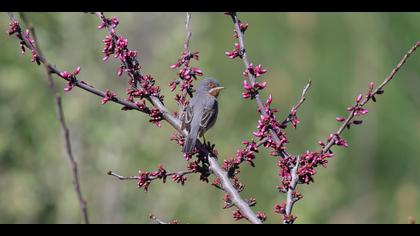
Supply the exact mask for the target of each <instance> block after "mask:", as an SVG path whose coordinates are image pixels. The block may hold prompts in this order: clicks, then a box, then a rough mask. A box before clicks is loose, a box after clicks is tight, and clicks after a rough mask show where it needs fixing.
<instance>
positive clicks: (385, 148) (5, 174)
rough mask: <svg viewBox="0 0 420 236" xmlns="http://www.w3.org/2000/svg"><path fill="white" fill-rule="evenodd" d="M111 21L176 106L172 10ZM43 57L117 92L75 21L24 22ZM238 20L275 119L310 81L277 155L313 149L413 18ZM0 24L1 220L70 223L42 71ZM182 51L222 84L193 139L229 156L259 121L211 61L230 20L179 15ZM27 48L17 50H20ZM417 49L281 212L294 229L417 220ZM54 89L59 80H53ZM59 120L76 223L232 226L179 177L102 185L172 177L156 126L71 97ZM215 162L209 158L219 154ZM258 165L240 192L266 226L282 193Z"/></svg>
mask: <svg viewBox="0 0 420 236" xmlns="http://www.w3.org/2000/svg"><path fill="white" fill-rule="evenodd" d="M106 15H107V16H112V15H115V16H117V17H119V19H120V26H119V27H118V32H120V33H122V34H123V35H125V36H126V37H127V38H128V40H129V47H130V48H131V49H134V50H138V51H139V52H140V54H139V55H140V61H141V64H142V65H143V68H144V69H143V71H144V72H145V73H150V74H152V75H153V76H154V77H155V78H156V80H157V81H158V83H159V85H161V87H162V92H163V94H164V95H166V101H167V104H168V106H169V107H170V108H171V109H172V110H175V109H176V106H175V103H174V102H173V100H172V99H171V98H172V97H173V94H170V92H169V88H168V83H169V81H170V80H172V79H173V78H175V76H176V71H175V70H171V69H170V68H169V66H170V65H171V64H173V63H174V62H175V61H176V60H177V58H178V57H179V55H180V54H181V52H182V50H183V41H184V37H185V31H184V19H185V13H108V14H106ZM28 17H29V19H30V20H31V21H32V22H33V23H34V25H35V27H36V30H37V32H38V38H39V41H40V44H41V47H42V49H43V51H44V54H45V55H46V57H47V58H48V60H49V61H50V62H52V63H54V64H55V65H57V67H58V68H60V69H66V70H71V71H72V70H74V68H76V67H77V66H79V65H80V66H81V67H82V71H81V74H80V76H79V79H81V80H85V81H87V82H89V83H90V84H93V85H95V86H96V87H97V88H100V89H103V90H104V89H107V88H109V89H112V90H113V91H115V92H117V93H118V94H120V95H122V94H124V91H125V87H126V79H124V78H123V79H121V78H118V77H117V75H116V71H117V67H118V63H117V62H116V61H115V60H109V61H108V62H106V63H103V62H102V60H101V58H102V54H101V50H102V43H101V40H102V39H103V37H104V36H105V32H104V31H102V30H101V31H99V30H97V29H96V26H97V25H98V19H97V18H96V17H95V16H93V15H89V14H83V13H30V14H28ZM239 17H240V18H241V19H242V20H243V21H244V22H248V23H249V24H250V27H249V29H248V30H247V32H246V45H247V50H248V53H249V56H250V59H251V61H252V62H254V63H258V64H259V63H261V64H262V65H263V66H264V68H267V69H268V73H267V74H266V75H265V76H264V77H263V79H265V80H267V81H268V84H269V87H268V88H267V89H266V90H265V91H264V95H268V94H269V93H271V94H273V98H274V101H273V104H274V106H275V107H276V108H278V109H279V110H280V113H279V117H284V116H285V114H286V113H287V111H289V109H290V107H291V105H292V104H294V103H295V102H296V101H297V99H298V97H299V96H300V93H301V90H302V88H303V86H304V84H305V83H306V81H307V80H309V79H310V80H312V82H313V86H312V88H311V90H310V91H309V94H308V99H307V102H306V103H305V104H304V106H303V107H302V109H301V110H300V112H299V117H300V118H301V124H300V126H299V127H298V129H296V130H292V129H289V130H287V133H288V136H289V139H290V144H289V145H288V146H289V150H290V152H292V153H301V152H304V151H306V150H308V149H309V150H314V149H316V148H318V145H317V141H318V140H321V139H322V140H325V138H326V137H327V136H328V134H330V133H332V132H334V131H335V130H336V129H337V127H338V125H339V124H338V123H337V122H336V121H335V117H336V116H337V115H341V116H344V115H346V114H347V113H346V110H345V109H346V107H347V106H349V105H351V104H353V102H354V98H355V96H356V95H357V94H359V93H360V92H366V91H367V89H368V85H369V82H371V81H374V82H375V83H376V84H377V83H379V82H381V81H382V80H383V79H384V78H385V77H386V76H387V75H388V74H389V73H390V71H391V70H392V68H393V67H394V66H395V65H396V64H397V63H398V62H399V60H400V58H401V57H402V56H403V55H404V54H405V53H406V52H407V51H408V49H409V48H410V47H411V46H412V45H413V44H414V42H416V41H417V40H420V27H419V25H418V22H420V14H419V13H404V14H402V13H401V14H400V13H243V14H241V13H240V14H239ZM7 25H8V18H7V14H5V13H2V14H0V31H1V32H3V33H2V35H1V36H0V52H1V54H0V118H1V122H0V223H79V222H80V213H79V207H78V202H77V199H76V195H75V192H74V189H73V186H72V179H71V172H70V167H69V163H68V160H67V157H66V155H65V152H64V149H63V140H62V135H61V131H60V126H59V124H58V121H57V119H56V116H55V107H54V103H53V99H52V96H51V94H50V92H49V90H48V87H47V85H46V78H45V74H44V69H43V68H42V67H38V66H36V65H35V64H33V63H31V62H30V55H28V54H25V55H24V56H22V55H20V49H19V46H18V41H17V40H16V39H15V38H9V37H8V36H7V35H6V34H5V33H4V32H5V31H6V29H7ZM191 30H192V32H193V34H192V39H191V48H192V49H193V50H198V51H200V60H199V61H198V62H195V61H194V62H193V64H192V65H193V66H198V67H200V68H202V69H203V71H204V74H205V75H207V76H212V77H215V78H218V79H219V81H220V82H221V83H222V84H223V85H224V86H225V87H226V88H227V89H226V90H225V91H224V92H223V94H222V96H221V97H220V110H221V111H220V115H219V122H218V123H217V124H216V126H215V127H214V128H213V129H212V130H211V131H210V132H209V133H208V134H207V139H208V140H211V141H213V142H215V143H216V144H217V148H218V150H219V153H220V158H221V159H226V158H229V157H232V156H233V155H234V154H235V151H236V149H237V148H239V147H241V141H242V140H245V139H250V138H251V131H253V130H255V126H256V121H257V119H258V116H257V113H256V112H255V110H256V104H255V103H254V102H249V101H246V100H243V99H242V98H241V91H242V86H241V84H242V80H243V77H242V75H241V74H242V71H243V65H242V62H241V61H240V60H229V59H227V57H226V56H225V55H224V52H225V51H227V50H231V49H232V48H233V43H234V39H233V37H232V34H233V25H232V22H231V20H230V19H229V17H227V16H225V15H223V14H222V13H192V20H191ZM29 54H30V53H29ZM419 74H420V55H414V56H413V58H412V59H410V61H409V62H408V63H407V64H406V66H405V67H404V68H403V69H402V70H401V71H400V72H399V74H398V76H397V77H396V79H395V81H392V83H391V84H390V85H389V86H388V87H387V88H386V89H385V94H384V95H383V96H380V97H379V98H378V103H376V104H368V108H369V114H368V116H366V117H365V118H364V121H365V122H364V124H363V125H362V126H361V127H354V129H352V130H350V131H351V132H345V134H344V137H345V138H346V139H347V140H348V142H349V145H350V147H349V148H347V149H341V148H340V149H335V150H336V157H335V158H334V159H333V160H331V161H330V164H329V167H328V168H327V169H324V168H322V167H321V168H320V169H319V174H317V175H316V179H315V183H313V184H311V185H308V186H306V185H305V186H304V185H300V190H301V191H302V192H303V194H304V198H303V200H301V201H300V202H299V203H298V204H297V205H296V207H295V209H294V212H295V214H296V215H297V216H298V220H297V222H298V223H407V222H408V220H407V219H408V217H409V216H412V217H414V218H418V219H419V218H420V204H419V200H420V182H419V180H420V171H419V167H420V148H419V140H420V112H419V107H420V95H419V92H418V89H419V88H420V80H419V79H420V78H419ZM57 85H58V86H59V88H60V91H62V88H63V87H64V85H65V84H64V82H63V81H61V80H58V79H57ZM63 100H64V101H63V102H64V109H65V115H66V118H67V122H68V125H69V127H70V129H71V139H72V142H73V146H74V153H75V156H76V158H77V160H78V163H79V167H80V177H81V181H82V189H83V192H84V195H85V198H86V199H87V201H88V208H89V213H90V217H91V221H92V222H94V223H149V222H150V221H149V219H148V215H149V214H150V213H153V214H156V215H158V216H160V217H161V218H162V219H165V220H171V219H178V220H179V221H180V222H182V223H234V220H233V219H232V217H231V210H223V209H222V206H223V201H222V197H223V194H222V193H221V192H220V191H218V190H217V189H215V188H213V187H211V186H210V185H208V184H203V183H202V182H200V181H199V180H198V176H192V177H190V178H189V181H188V182H187V184H186V185H185V186H184V187H181V186H180V185H178V184H175V183H173V182H172V181H168V183H167V184H162V183H161V182H155V183H153V184H152V185H151V188H150V191H149V192H147V193H146V192H144V191H143V190H138V189H136V183H135V181H134V182H119V181H117V180H116V179H114V178H112V177H109V176H107V175H106V173H107V171H108V170H114V171H116V172H118V173H120V174H124V175H134V174H136V173H137V171H138V170H139V169H141V170H154V169H156V168H157V166H158V165H159V164H163V165H164V166H165V167H166V168H167V169H168V170H181V169H184V168H185V161H184V159H183V158H182V155H181V154H180V148H179V146H177V145H176V144H175V143H174V142H171V141H169V138H170V136H171V134H172V132H173V130H172V128H171V127H170V126H169V125H167V124H164V125H163V127H162V128H160V129H158V128H156V127H155V126H154V125H151V124H150V123H149V122H148V118H147V117H146V116H144V115H143V114H141V113H137V112H123V111H120V106H118V105H115V104H111V103H110V104H107V105H105V106H103V105H101V102H100V101H101V100H100V98H98V97H96V96H92V95H91V94H88V93H86V92H84V91H81V90H79V89H74V90H73V91H71V92H70V93H63ZM220 161H222V160H220ZM256 164H257V167H256V168H252V167H249V166H245V167H244V168H243V169H242V173H241V180H242V182H243V183H245V184H246V189H245V191H244V192H243V193H242V196H244V197H249V196H253V197H256V199H257V202H258V203H257V206H256V207H255V209H256V210H262V211H265V212H266V214H267V216H268V221H267V222H269V223H279V222H281V219H280V216H278V215H276V214H274V213H273V206H274V204H275V203H280V202H281V201H282V200H283V198H284V195H283V194H279V193H278V192H277V189H276V186H277V185H278V183H279V178H278V175H277V172H278V168H277V167H276V160H275V159H274V158H273V157H270V156H269V155H268V153H267V152H266V151H263V152H261V154H260V155H258V160H257V161H256Z"/></svg>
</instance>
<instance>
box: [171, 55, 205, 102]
mask: <svg viewBox="0 0 420 236" xmlns="http://www.w3.org/2000/svg"><path fill="white" fill-rule="evenodd" d="M198 54H199V52H197V51H195V52H191V51H189V50H185V51H184V52H183V53H182V55H181V57H180V58H179V59H178V60H177V62H176V63H175V64H173V65H171V66H170V68H171V69H175V68H180V69H179V71H178V73H177V75H178V78H177V79H175V80H173V81H171V82H170V83H169V87H170V88H171V92H173V91H174V90H175V89H176V88H177V86H178V85H180V91H181V92H182V94H181V95H180V94H176V97H175V101H176V102H177V103H178V105H180V106H185V105H186V97H185V95H186V94H189V95H190V96H192V94H193V92H194V90H193V87H194V86H193V84H192V83H193V81H194V80H197V77H198V76H202V75H203V71H202V70H201V69H199V68H197V67H191V66H190V62H191V59H195V60H198V58H199V57H198Z"/></svg>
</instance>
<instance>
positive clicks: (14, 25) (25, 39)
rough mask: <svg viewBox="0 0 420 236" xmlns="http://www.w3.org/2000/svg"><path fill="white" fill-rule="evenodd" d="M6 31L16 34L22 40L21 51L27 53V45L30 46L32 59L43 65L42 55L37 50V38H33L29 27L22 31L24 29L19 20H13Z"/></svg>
mask: <svg viewBox="0 0 420 236" xmlns="http://www.w3.org/2000/svg"><path fill="white" fill-rule="evenodd" d="M6 32H7V34H8V35H9V36H12V35H14V34H16V37H17V38H19V40H20V42H19V46H20V50H21V53H22V54H24V53H25V51H26V49H25V47H27V48H29V49H30V50H31V53H32V58H31V61H32V62H36V64H38V65H41V61H40V56H39V55H38V54H37V52H36V51H35V49H36V47H35V40H34V39H33V38H32V36H31V33H30V31H29V30H28V29H27V30H25V32H23V33H22V29H21V28H20V25H19V22H17V21H13V22H10V23H9V27H8V29H7V31H6Z"/></svg>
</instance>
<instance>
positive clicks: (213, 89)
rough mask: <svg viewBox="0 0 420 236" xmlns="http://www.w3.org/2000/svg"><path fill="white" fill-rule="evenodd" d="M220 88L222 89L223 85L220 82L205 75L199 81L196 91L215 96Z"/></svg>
mask: <svg viewBox="0 0 420 236" xmlns="http://www.w3.org/2000/svg"><path fill="white" fill-rule="evenodd" d="M222 89H224V87H222V86H220V83H219V82H218V81H217V80H215V79H213V78H210V77H206V78H204V79H202V80H201V81H200V84H199V85H198V88H197V91H198V92H203V93H208V94H210V95H211V96H213V97H215V98H217V97H218V96H219V93H220V91H221V90H222Z"/></svg>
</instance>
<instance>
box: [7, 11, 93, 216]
mask: <svg viewBox="0 0 420 236" xmlns="http://www.w3.org/2000/svg"><path fill="white" fill-rule="evenodd" d="M9 16H10V18H11V20H14V19H15V18H14V16H13V14H12V13H10V14H9ZM20 16H21V18H22V20H23V22H24V23H25V25H26V26H27V28H28V29H29V30H30V32H31V34H32V37H33V39H34V41H35V42H34V43H35V46H36V48H37V49H38V55H39V56H41V57H43V58H44V56H43V54H42V51H41V49H40V47H39V44H38V40H37V37H36V34H35V29H34V27H33V25H32V23H31V22H30V21H29V20H28V18H27V17H26V15H25V14H24V13H20ZM22 38H24V37H22ZM44 61H45V63H44V67H45V71H46V74H47V79H48V86H49V88H50V91H51V93H52V95H53V96H54V99H55V106H56V109H57V118H58V120H59V122H60V125H61V129H62V131H63V134H64V144H65V149H66V153H67V157H68V159H69V161H70V164H71V169H72V173H73V184H74V188H75V191H76V194H77V197H78V200H79V205H80V210H81V213H82V218H83V222H84V223H85V224H89V217H88V210H87V202H86V200H84V198H83V194H82V190H81V187H80V180H79V173H78V167H77V162H76V159H75V158H74V155H73V151H72V145H71V141H70V131H69V129H68V127H67V125H66V121H65V117H64V111H63V105H62V102H61V96H60V94H59V93H58V92H57V89H56V87H55V84H54V80H53V78H52V76H51V73H52V72H51V71H50V69H49V64H48V63H47V61H46V59H45V58H44Z"/></svg>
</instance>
